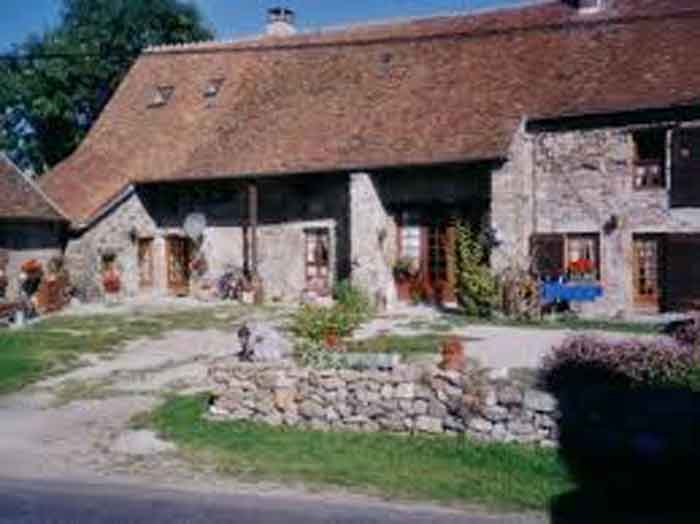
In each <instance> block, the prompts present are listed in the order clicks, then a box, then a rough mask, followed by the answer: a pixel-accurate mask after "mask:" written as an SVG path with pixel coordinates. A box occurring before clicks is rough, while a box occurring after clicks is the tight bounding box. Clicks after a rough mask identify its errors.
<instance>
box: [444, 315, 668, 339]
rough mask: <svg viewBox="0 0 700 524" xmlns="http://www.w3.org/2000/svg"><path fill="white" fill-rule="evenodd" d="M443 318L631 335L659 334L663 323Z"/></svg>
mask: <svg viewBox="0 0 700 524" xmlns="http://www.w3.org/2000/svg"><path fill="white" fill-rule="evenodd" d="M443 320H444V321H445V322H446V323H448V324H450V325H451V326H452V327H465V326H474V325H490V326H503V327H519V328H522V327H524V328H538V329H557V330H561V329H565V330H571V331H606V332H610V333H627V334H630V335H658V334H660V333H661V328H662V327H663V324H660V323H654V322H632V321H622V320H604V319H600V320H594V319H583V318H576V317H570V316H554V317H551V318H544V319H542V320H513V319H506V318H490V319H485V318H472V317H467V316H462V315H457V314H448V315H445V316H444V317H443Z"/></svg>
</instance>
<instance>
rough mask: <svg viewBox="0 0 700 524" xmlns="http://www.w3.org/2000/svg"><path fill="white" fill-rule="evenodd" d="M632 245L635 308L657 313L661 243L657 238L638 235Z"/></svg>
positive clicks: (660, 270)
mask: <svg viewBox="0 0 700 524" xmlns="http://www.w3.org/2000/svg"><path fill="white" fill-rule="evenodd" d="M633 244H634V248H633V249H634V303H635V306H636V307H638V308H641V309H649V310H653V311H658V310H659V309H660V306H661V286H662V274H663V268H662V260H663V257H662V246H663V242H662V241H661V238H660V237H658V236H653V235H639V236H635V237H634V240H633Z"/></svg>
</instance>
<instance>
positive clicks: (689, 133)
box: [671, 128, 700, 207]
mask: <svg viewBox="0 0 700 524" xmlns="http://www.w3.org/2000/svg"><path fill="white" fill-rule="evenodd" d="M671 206H672V207H700V128H685V129H678V130H676V131H674V132H673V164H672V170H671Z"/></svg>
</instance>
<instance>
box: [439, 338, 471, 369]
mask: <svg viewBox="0 0 700 524" xmlns="http://www.w3.org/2000/svg"><path fill="white" fill-rule="evenodd" d="M440 355H441V356H442V362H440V368H442V369H445V370H455V371H462V370H463V369H464V367H465V365H466V363H467V359H466V356H465V353H464V346H463V345H462V343H461V342H460V341H459V340H457V339H456V338H451V339H449V340H446V341H445V342H443V343H442V346H441V348H440Z"/></svg>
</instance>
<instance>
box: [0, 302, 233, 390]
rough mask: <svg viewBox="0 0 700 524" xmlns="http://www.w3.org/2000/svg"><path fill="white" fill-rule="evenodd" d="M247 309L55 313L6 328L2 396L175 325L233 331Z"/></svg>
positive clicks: (1, 339) (1, 345)
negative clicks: (86, 356) (23, 325)
mask: <svg viewBox="0 0 700 524" xmlns="http://www.w3.org/2000/svg"><path fill="white" fill-rule="evenodd" d="M242 312H243V310H242V309H240V308H234V307H221V308H206V309H197V310H183V311H176V312H172V313H154V314H148V313H142V314H136V315H134V314H132V315H124V314H119V315H117V314H115V315H110V314H104V315H93V316H55V317H50V318H47V319H46V320H43V321H41V322H39V323H37V324H33V325H31V326H29V327H27V328H25V329H22V330H18V331H9V330H6V331H0V394H3V393H8V392H11V391H16V390H18V389H21V388H22V387H23V386H26V385H28V384H30V383H32V382H35V381H36V380H38V379H40V378H42V377H44V376H46V375H48V374H51V373H56V372H60V371H65V370H68V369H71V368H72V367H74V366H76V365H77V363H78V362H79V360H80V357H81V356H82V355H84V354H87V353H103V354H108V353H109V352H111V351H114V350H115V349H117V348H118V347H119V346H120V345H122V344H124V343H126V342H129V341H131V340H136V339H140V338H156V337H159V336H161V335H163V334H164V333H166V332H168V331H172V330H175V329H183V330H184V329H187V330H200V329H232V325H233V323H234V322H235V320H236V319H238V318H240V315H241V314H242Z"/></svg>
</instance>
